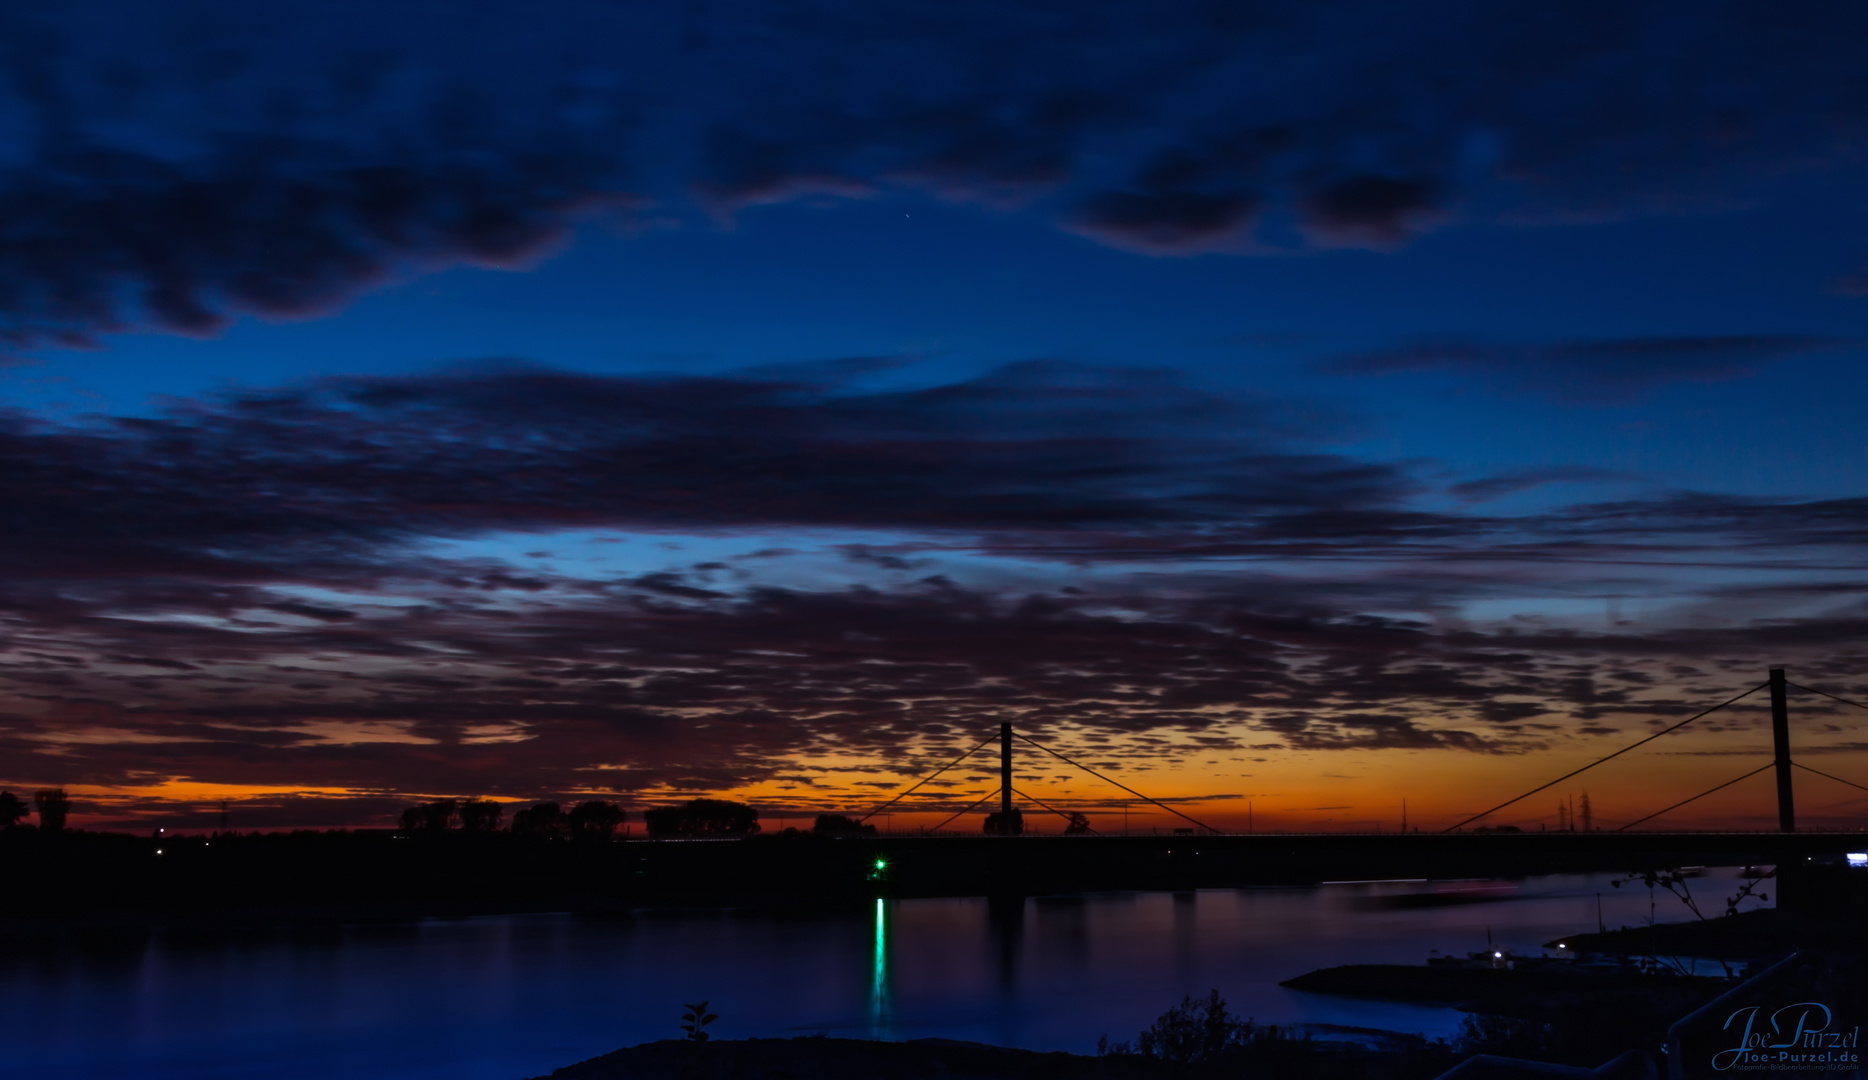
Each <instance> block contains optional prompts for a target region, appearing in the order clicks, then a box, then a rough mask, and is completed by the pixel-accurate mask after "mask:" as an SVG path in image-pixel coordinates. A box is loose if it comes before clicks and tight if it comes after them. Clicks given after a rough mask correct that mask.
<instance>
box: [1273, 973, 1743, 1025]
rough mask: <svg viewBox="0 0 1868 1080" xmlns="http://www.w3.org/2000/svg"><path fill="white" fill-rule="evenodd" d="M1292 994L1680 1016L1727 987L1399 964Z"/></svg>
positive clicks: (1626, 976)
mask: <svg viewBox="0 0 1868 1080" xmlns="http://www.w3.org/2000/svg"><path fill="white" fill-rule="evenodd" d="M1278 985H1279V986H1283V987H1288V988H1289V989H1292V990H1305V991H1309V992H1311V993H1316V994H1340V995H1343V996H1346V997H1366V998H1379V999H1382V1000H1386V1001H1405V1002H1410V1003H1413V1004H1420V1005H1451V1006H1453V1007H1454V1008H1456V1009H1461V1010H1464V1011H1466V1012H1475V1013H1489V1014H1493V1015H1499V1016H1518V1017H1525V1018H1538V1017H1549V1016H1552V1015H1555V1014H1558V1013H1565V1012H1573V1011H1576V1010H1579V1009H1584V1008H1589V1009H1601V1010H1605V1011H1617V1012H1628V1011H1637V1012H1653V1013H1656V1014H1666V1015H1670V1016H1684V1015H1686V1014H1687V1013H1689V1012H1691V1011H1693V1010H1694V1009H1696V1008H1698V1007H1699V1006H1701V1005H1703V1004H1705V1003H1706V1002H1708V1001H1710V1000H1712V999H1713V998H1714V997H1717V996H1718V994H1719V993H1720V992H1721V991H1723V990H1725V989H1729V988H1730V986H1731V983H1730V982H1729V981H1727V980H1725V979H1714V978H1702V977H1694V976H1681V975H1651V974H1643V973H1641V972H1639V971H1633V970H1629V971H1622V970H1614V969H1610V970H1605V971H1604V970H1592V969H1586V968H1584V969H1569V968H1555V967H1554V966H1553V967H1552V968H1545V969H1540V970H1534V971H1508V970H1504V969H1493V968H1443V967H1426V966H1412V965H1407V964H1347V965H1344V966H1341V967H1333V968H1324V969H1322V970H1319V971H1312V972H1308V973H1306V974H1303V975H1299V976H1297V977H1296V978H1293V979H1286V980H1284V981H1283V982H1281V983H1279V984H1278Z"/></svg>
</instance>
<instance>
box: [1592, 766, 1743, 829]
mask: <svg viewBox="0 0 1868 1080" xmlns="http://www.w3.org/2000/svg"><path fill="white" fill-rule="evenodd" d="M1775 768H1777V762H1775V761H1773V762H1770V763H1769V764H1767V765H1765V766H1764V767H1763V768H1758V769H1753V770H1751V771H1750V772H1748V773H1746V774H1745V775H1743V776H1741V777H1739V778H1738V780H1749V779H1751V778H1752V777H1754V776H1756V775H1758V774H1759V773H1761V772H1763V771H1765V769H1775ZM1738 780H1727V781H1726V782H1725V783H1723V784H1720V785H1719V787H1715V788H1707V789H1706V790H1704V791H1702V792H1700V793H1699V794H1698V795H1695V796H1693V798H1692V799H1681V800H1680V801H1679V802H1677V803H1674V804H1673V805H1672V806H1669V807H1668V808H1667V810H1656V811H1654V812H1653V813H1651V814H1649V815H1648V816H1647V817H1644V818H1636V819H1635V820H1633V821H1630V822H1629V823H1628V824H1626V825H1623V826H1622V827H1621V828H1619V829H1616V830H1615V831H1616V832H1626V831H1628V830H1629V829H1632V828H1634V827H1635V826H1636V825H1639V824H1641V823H1642V822H1643V821H1652V820H1653V819H1655V818H1657V817H1659V816H1661V815H1662V814H1665V813H1667V811H1668V810H1678V809H1680V808H1681V807H1682V806H1685V805H1686V804H1687V803H1690V802H1692V801H1693V800H1694V799H1703V798H1705V797H1706V796H1708V795H1710V794H1712V793H1713V792H1715V791H1718V790H1719V789H1720V788H1729V787H1731V786H1732V785H1733V784H1736V783H1738Z"/></svg>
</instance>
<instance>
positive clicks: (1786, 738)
mask: <svg viewBox="0 0 1868 1080" xmlns="http://www.w3.org/2000/svg"><path fill="white" fill-rule="evenodd" d="M1767 689H1768V690H1769V692H1770V707H1771V743H1772V757H1771V760H1770V761H1768V762H1766V763H1765V764H1764V765H1761V766H1759V767H1758V768H1756V769H1753V770H1751V771H1749V772H1747V773H1744V774H1743V775H1741V776H1736V777H1733V778H1732V779H1730V780H1727V781H1725V782H1723V783H1720V784H1716V785H1714V786H1713V787H1710V788H1707V789H1706V790H1705V791H1702V792H1700V793H1698V794H1697V795H1693V796H1691V797H1689V798H1685V799H1681V800H1680V801H1678V802H1676V803H1673V804H1671V805H1669V806H1666V807H1663V808H1661V809H1659V810H1656V811H1654V812H1653V813H1651V814H1647V815H1645V816H1643V817H1639V818H1636V819H1635V820H1633V821H1630V822H1628V823H1627V824H1625V825H1621V826H1618V827H1617V828H1615V829H1613V830H1608V831H1609V832H1614V833H1621V832H1626V831H1628V830H1630V829H1632V828H1634V827H1635V826H1637V825H1642V824H1645V823H1647V822H1649V821H1652V820H1654V819H1655V818H1658V817H1661V816H1662V815H1665V814H1669V813H1671V812H1673V811H1675V810H1678V809H1680V808H1681V807H1683V806H1686V805H1688V804H1690V803H1694V802H1697V801H1699V800H1700V799H1703V798H1705V797H1706V796H1708V795H1712V794H1714V793H1716V792H1719V791H1723V790H1725V789H1726V788H1729V787H1731V786H1733V785H1734V784H1738V783H1740V782H1742V781H1745V780H1749V779H1750V778H1752V777H1754V776H1757V775H1758V774H1760V773H1763V772H1766V771H1772V770H1774V771H1775V772H1776V781H1777V819H1778V828H1777V830H1776V832H1777V833H1779V834H1788V833H1795V832H1796V831H1797V814H1796V798H1795V790H1794V787H1795V786H1794V784H1793V782H1792V776H1793V774H1792V770H1793V769H1802V770H1803V771H1805V772H1809V773H1813V774H1815V775H1816V776H1819V777H1822V778H1824V779H1827V780H1831V781H1834V782H1836V783H1838V784H1845V785H1847V786H1849V787H1852V788H1856V789H1858V790H1861V791H1868V786H1863V785H1861V784H1858V783H1856V782H1854V781H1853V780H1846V779H1843V778H1842V777H1839V776H1834V775H1831V774H1830V773H1826V772H1823V771H1821V770H1819V769H1814V768H1811V767H1810V766H1808V765H1805V764H1803V763H1802V762H1800V761H1796V760H1794V759H1793V758H1792V757H1791V753H1790V707H1789V691H1790V690H1792V689H1795V690H1799V691H1802V692H1804V693H1809V694H1815V695H1817V696H1820V697H1823V698H1828V699H1830V700H1832V701H1836V702H1839V703H1841V704H1844V705H1849V706H1853V707H1855V708H1857V709H1863V710H1864V711H1868V705H1863V704H1861V703H1860V702H1856V701H1851V700H1849V699H1848V698H1844V697H1841V696H1839V695H1836V694H1831V693H1829V692H1827V691H1824V690H1813V689H1811V688H1809V687H1806V686H1799V685H1797V684H1795V683H1792V682H1790V681H1789V680H1788V679H1787V678H1786V677H1785V674H1784V669H1783V668H1771V669H1770V674H1769V676H1768V677H1767V678H1766V679H1765V681H1763V682H1761V683H1758V684H1757V685H1756V686H1753V687H1750V688H1749V689H1746V690H1743V691H1741V692H1739V693H1737V694H1735V695H1733V696H1732V697H1729V698H1727V699H1726V700H1724V701H1721V702H1719V703H1718V704H1716V705H1713V706H1710V707H1709V708H1706V709H1703V710H1701V711H1700V712H1697V713H1695V714H1694V715H1692V716H1689V717H1687V718H1686V719H1685V720H1682V721H1680V722H1678V723H1676V724H1672V725H1670V726H1668V727H1665V728H1662V729H1661V730H1659V731H1656V732H1654V733H1653V734H1651V735H1648V736H1647V737H1645V738H1642V739H1639V740H1636V741H1635V742H1632V743H1629V744H1628V745H1627V746H1624V747H1622V748H1621V749H1619V750H1616V751H1615V752H1613V753H1610V754H1606V755H1604V756H1602V757H1599V758H1597V759H1596V760H1594V761H1592V762H1590V763H1589V764H1587V765H1584V766H1582V767H1581V768H1579V769H1573V770H1571V771H1569V772H1567V773H1564V774H1563V775H1562V776H1559V777H1557V778H1556V779H1554V780H1550V781H1548V782H1546V783H1543V784H1539V785H1538V786H1536V787H1534V788H1531V789H1530V790H1528V791H1526V792H1524V793H1522V794H1520V795H1516V796H1514V797H1512V798H1510V799H1506V800H1505V801H1504V802H1501V803H1499V804H1497V805H1496V806H1493V807H1491V808H1489V809H1486V810H1482V811H1480V812H1479V813H1477V814H1473V815H1471V816H1470V817H1467V818H1465V819H1463V820H1461V821H1459V822H1457V823H1455V824H1453V825H1449V826H1447V827H1446V828H1445V829H1442V830H1439V831H1440V832H1443V833H1458V832H1460V831H1461V830H1462V829H1464V828H1465V827H1466V826H1467V825H1470V824H1472V823H1473V822H1475V821H1479V820H1481V819H1483V818H1486V817H1490V816H1491V815H1492V814H1495V813H1497V812H1498V811H1500V810H1503V809H1505V808H1506V807H1508V806H1512V805H1514V804H1516V803H1519V802H1522V801H1523V800H1525V799H1528V798H1530V797H1531V796H1532V795H1535V794H1537V793H1538V792H1540V791H1545V790H1548V789H1549V788H1552V787H1555V786H1556V785H1557V784H1560V783H1562V782H1564V781H1565V780H1569V779H1572V778H1574V777H1577V776H1580V775H1582V774H1583V773H1585V772H1588V771H1589V770H1591V769H1594V768H1597V767H1598V766H1601V765H1604V764H1607V763H1608V762H1610V761H1613V760H1614V759H1616V758H1618V757H1621V756H1622V755H1623V754H1626V753H1628V752H1629V751H1631V750H1634V749H1637V748H1638V747H1641V746H1645V745H1647V744H1648V743H1651V742H1653V741H1655V740H1656V739H1660V738H1663V737H1665V736H1667V735H1671V734H1673V733H1675V732H1677V731H1680V730H1681V729H1682V728H1685V727H1687V726H1688V725H1690V724H1693V723H1695V722H1697V721H1700V720H1703V719H1705V718H1706V717H1708V716H1711V715H1713V714H1714V713H1716V712H1718V711H1719V710H1721V709H1726V708H1729V707H1731V706H1733V705H1735V704H1737V703H1738V702H1740V701H1743V700H1745V699H1746V698H1748V697H1751V696H1752V695H1753V694H1756V693H1758V692H1759V691H1761V690H1767ZM994 739H997V740H998V743H999V786H998V787H997V788H996V789H995V790H993V791H990V792H988V793H987V794H986V795H984V796H982V797H981V798H980V799H978V800H976V801H975V802H973V803H972V804H971V805H969V806H966V807H963V808H962V809H960V810H957V811H955V812H954V813H952V814H951V815H949V816H948V817H947V818H946V819H945V820H943V821H942V822H941V823H940V824H938V825H935V826H934V827H933V828H931V829H926V830H923V832H922V835H927V836H932V835H935V834H938V833H939V832H940V830H941V829H943V828H946V827H947V826H948V825H950V824H952V823H953V822H954V821H956V820H958V819H959V818H961V817H964V816H965V815H967V814H969V813H972V812H973V811H975V810H977V809H978V808H979V807H981V806H982V805H984V804H985V803H986V802H988V801H989V800H991V799H992V798H993V797H994V796H997V797H998V799H999V806H1000V809H999V814H1000V817H999V820H1000V821H1001V822H1010V821H1013V820H1015V819H1017V818H1018V817H1019V816H1021V815H1019V814H1018V812H1017V805H1016V803H1015V802H1014V797H1017V798H1020V799H1024V800H1025V801H1027V802H1029V803H1032V804H1034V805H1036V806H1039V807H1041V808H1043V809H1044V810H1046V811H1048V812H1050V813H1053V814H1057V815H1059V816H1060V817H1065V818H1067V819H1068V818H1069V817H1070V816H1071V815H1070V814H1068V813H1066V812H1065V811H1062V810H1058V809H1056V808H1054V807H1051V806H1049V805H1047V804H1045V803H1044V802H1042V801H1041V800H1039V799H1036V798H1034V797H1032V796H1030V795H1027V794H1025V793H1023V792H1020V791H1018V790H1017V789H1016V788H1015V787H1014V786H1013V784H1012V749H1013V740H1015V739H1016V740H1020V741H1022V742H1025V743H1028V744H1030V745H1031V746H1033V747H1035V748H1037V749H1038V750H1041V751H1043V752H1044V753H1046V754H1049V755H1050V756H1052V757H1055V758H1057V759H1058V760H1060V761H1062V762H1064V763H1065V764H1067V765H1070V766H1072V767H1073V768H1077V769H1080V770H1082V771H1083V772H1085V773H1087V774H1089V775H1091V776H1094V777H1096V778H1097V779H1098V780H1101V781H1103V782H1104V783H1107V784H1111V785H1113V786H1115V787H1117V788H1120V789H1121V790H1123V791H1125V792H1127V793H1128V794H1130V795H1133V796H1134V797H1135V798H1137V799H1140V800H1142V801H1144V802H1147V803H1150V804H1152V805H1154V806H1157V807H1160V808H1161V809H1163V810H1166V811H1167V812H1168V813H1170V814H1173V815H1175V816H1177V817H1179V818H1182V819H1184V820H1186V821H1188V822H1190V823H1192V824H1193V825H1195V826H1198V827H1199V828H1201V829H1204V830H1206V832H1207V833H1209V834H1212V835H1216V836H1217V835H1228V834H1227V833H1225V831H1224V830H1221V829H1218V828H1215V827H1214V826H1212V825H1208V824H1207V823H1205V822H1203V821H1199V820H1197V819H1195V818H1193V817H1192V816H1190V815H1188V814H1186V813H1184V812H1182V811H1180V810H1178V809H1176V808H1174V807H1173V806H1170V805H1168V804H1167V803H1164V802H1162V801H1160V800H1158V799H1154V798H1150V797H1149V796H1147V795H1144V794H1142V793H1141V792H1139V791H1136V790H1135V789H1134V788H1132V787H1129V786H1128V785H1127V784H1124V783H1122V782H1121V781H1119V780H1115V779H1113V778H1111V777H1108V776H1105V775H1103V774H1102V773H1100V772H1098V771H1096V770H1095V769H1092V768H1090V767H1089V766H1088V765H1085V764H1083V763H1082V762H1080V761H1075V760H1072V759H1071V758H1069V757H1067V756H1065V755H1064V754H1062V753H1059V752H1058V751H1056V750H1053V749H1051V748H1050V747H1048V746H1045V745H1044V744H1042V743H1040V742H1038V741H1037V740H1035V739H1032V738H1030V737H1029V736H1027V735H1024V734H1022V733H1020V732H1018V731H1016V730H1015V729H1014V727H1013V725H1012V724H1010V723H1002V724H1000V725H999V731H998V733H997V734H996V735H991V736H988V737H987V738H985V739H983V740H981V741H980V742H979V743H978V744H977V745H976V746H974V747H973V748H972V749H970V750H967V751H966V752H965V753H963V754H961V755H960V756H959V757H956V758H954V759H953V760H952V761H949V762H947V763H946V764H945V765H942V766H941V767H940V768H938V769H935V770H934V771H933V772H931V773H929V774H928V775H926V776H924V777H922V778H921V779H919V780H917V781H915V782H914V783H913V784H911V785H910V786H908V787H907V788H905V789H904V790H902V791H900V792H898V793H897V794H896V795H895V796H894V797H893V798H891V799H889V800H888V801H887V802H884V803H882V804H880V805H878V806H876V807H875V808H874V809H872V810H870V811H869V812H868V813H866V814H864V815H863V816H862V817H861V818H860V819H858V820H859V821H868V820H869V819H870V818H872V817H875V816H876V815H877V814H881V813H884V812H885V811H887V810H888V809H889V808H890V807H892V806H895V805H896V804H898V803H900V802H901V801H902V800H903V799H905V798H907V797H908V796H909V795H911V794H913V793H914V792H915V791H917V790H919V789H921V788H922V787H924V786H925V785H927V784H928V783H929V782H931V781H933V780H934V779H936V778H937V777H939V776H940V775H941V774H943V773H945V772H947V771H949V770H950V769H953V768H954V767H956V766H958V765H959V764H960V763H961V762H963V761H966V760H967V759H969V758H971V757H972V756H973V755H975V754H977V753H978V752H979V751H981V750H983V749H985V748H986V747H987V746H989V745H990V744H991V743H992V742H993V741H994ZM1087 831H1089V832H1092V833H1093V832H1095V831H1096V830H1094V829H1088V830H1087ZM1417 831H1418V830H1417ZM1572 831H1573V830H1572ZM1718 831H1724V832H1731V831H1732V830H1718ZM1404 834H1405V833H1404ZM1232 835H1237V834H1232ZM1248 835H1250V834H1248ZM1383 835H1392V834H1383Z"/></svg>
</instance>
